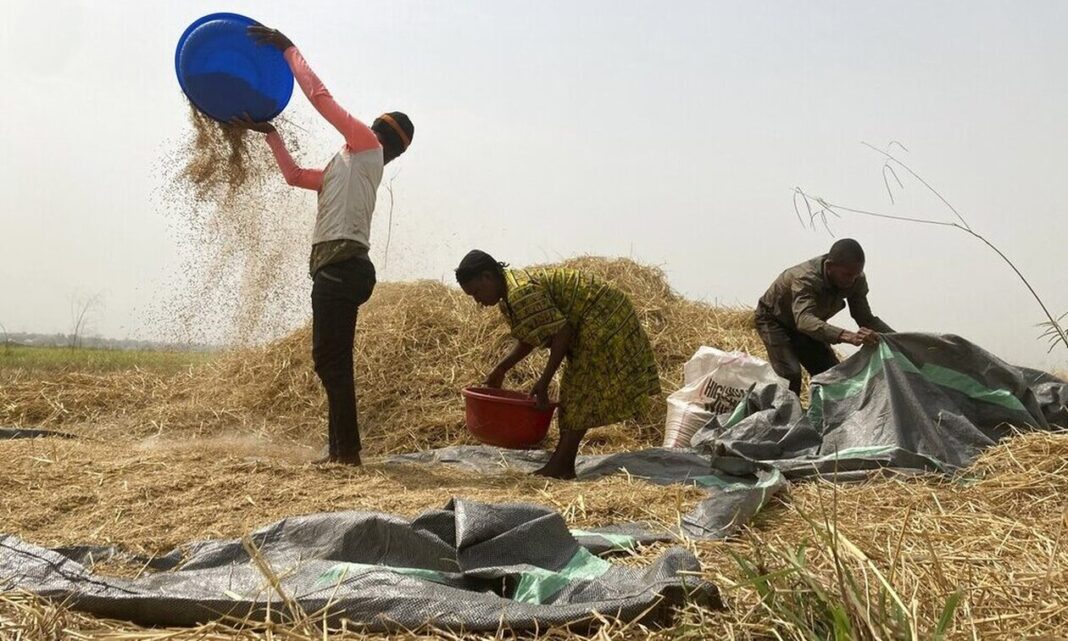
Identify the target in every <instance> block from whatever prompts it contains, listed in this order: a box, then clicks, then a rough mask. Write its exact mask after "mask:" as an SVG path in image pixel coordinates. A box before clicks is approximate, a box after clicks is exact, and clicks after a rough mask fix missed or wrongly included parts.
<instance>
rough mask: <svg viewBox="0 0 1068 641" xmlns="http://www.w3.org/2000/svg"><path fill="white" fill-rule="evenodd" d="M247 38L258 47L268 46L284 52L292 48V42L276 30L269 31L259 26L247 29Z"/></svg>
mask: <svg viewBox="0 0 1068 641" xmlns="http://www.w3.org/2000/svg"><path fill="white" fill-rule="evenodd" d="M247 31H248V36H249V37H250V38H252V39H253V40H255V41H256V44H258V45H270V46H272V47H274V48H276V49H278V50H279V51H285V50H286V49H288V48H290V47H292V46H293V41H292V40H290V39H289V38H287V37H285V35H284V34H283V33H282V32H281V31H279V30H278V29H271V28H270V27H265V26H263V25H261V24H254V25H252V26H251V27H249V28H248V30H247Z"/></svg>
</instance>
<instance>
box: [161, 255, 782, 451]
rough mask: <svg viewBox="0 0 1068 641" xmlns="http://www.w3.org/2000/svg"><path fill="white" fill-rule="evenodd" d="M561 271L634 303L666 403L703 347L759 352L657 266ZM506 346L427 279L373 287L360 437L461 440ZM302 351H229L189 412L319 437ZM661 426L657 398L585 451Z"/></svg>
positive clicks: (289, 342) (649, 436) (294, 344)
mask: <svg viewBox="0 0 1068 641" xmlns="http://www.w3.org/2000/svg"><path fill="white" fill-rule="evenodd" d="M563 265H565V266H568V267H575V268H579V269H583V270H586V271H589V272H592V273H595V274H598V275H600V276H602V277H604V278H605V279H607V280H608V281H609V282H611V283H613V284H615V285H616V286H617V287H619V288H620V289H621V290H623V291H624V292H626V293H627V294H628V295H629V296H630V299H631V300H632V301H633V302H634V304H635V306H636V307H637V310H638V313H639V315H640V317H641V321H642V324H643V326H644V327H645V328H646V330H647V331H648V333H649V336H650V339H651V340H652V343H653V347H654V351H655V353H656V357H657V361H658V364H659V366H660V372H661V376H662V377H663V379H664V380H663V389H664V393H665V395H666V394H667V393H668V392H670V391H671V390H673V389H676V388H677V386H678V384H679V383H680V382H681V378H682V364H683V363H684V362H685V361H686V360H687V359H688V358H689V357H690V356H691V355H692V353H693V351H694V350H695V349H696V348H697V347H698V346H699V345H702V344H706V345H715V346H717V347H720V348H723V349H728V350H730V349H741V350H747V351H751V352H756V353H762V352H763V346H762V345H761V344H760V341H759V339H758V338H757V336H756V334H755V332H754V331H753V329H752V314H751V312H749V311H746V310H733V309H724V308H716V307H712V306H709V305H704V304H701V303H695V302H693V301H688V300H685V299H683V298H681V297H679V296H678V295H677V294H675V293H674V292H673V291H672V290H671V288H670V287H669V286H668V284H667V281H666V279H665V277H664V274H663V273H662V272H661V271H660V270H659V269H656V268H652V267H647V266H643V265H639V264H637V263H635V262H633V261H630V260H625V259H615V260H608V259H602V258H579V259H575V260H570V261H566V262H564V263H563ZM513 342H514V341H513V339H511V338H510V337H509V336H508V332H507V327H506V325H505V323H504V322H503V319H502V318H501V314H500V312H499V311H497V310H496V309H483V308H481V307H479V306H478V305H476V304H475V303H474V302H473V301H471V300H470V299H469V298H468V297H466V296H465V295H464V294H463V293H462V292H461V291H460V290H459V289H457V288H456V287H452V286H446V285H444V284H442V283H437V282H428V281H423V282H416V283H384V284H382V285H380V286H379V287H378V289H377V290H376V291H375V293H374V296H372V298H371V300H370V302H369V303H368V304H367V305H366V306H365V307H363V308H361V310H360V322H359V329H358V334H357V345H356V350H355V352H356V363H357V365H356V373H357V389H358V390H359V393H358V394H359V399H360V424H361V433H362V434H364V435H365V436H366V442H367V447H368V449H369V451H370V452H372V453H386V452H398V451H411V450H414V449H423V448H428V447H437V446H442V445H446V444H452V443H457V442H466V439H467V437H466V434H465V431H464V429H463V424H464V423H463V404H462V401H461V399H460V395H459V392H460V390H461V389H463V388H464V387H466V386H470V385H477V384H478V383H480V382H481V380H482V379H483V377H484V376H485V375H486V373H488V372H489V371H490V370H491V369H492V368H493V366H494V365H495V364H496V363H497V361H498V360H499V359H500V358H501V357H502V356H503V355H504V354H505V353H506V352H507V351H508V350H509V349H510V347H511V345H512V343H513ZM310 343H311V338H310V329H309V328H307V327H305V328H304V329H302V330H300V331H298V332H296V333H294V334H292V335H290V336H288V337H286V338H285V339H283V340H280V341H278V342H275V343H272V344H270V345H268V346H266V347H264V348H261V349H254V350H247V351H242V352H238V353H235V354H232V355H231V356H230V357H228V358H226V359H225V360H223V361H222V362H220V363H218V364H217V366H216V367H214V368H213V371H212V373H211V376H209V377H208V378H207V379H205V381H204V385H203V386H202V388H201V389H199V390H196V392H195V393H196V394H197V396H196V399H197V404H206V405H210V406H211V407H213V408H215V409H216V410H217V411H220V412H225V413H227V414H230V415H240V416H244V417H247V420H251V421H253V422H257V421H258V423H257V424H256V427H257V428H262V429H266V431H267V432H268V433H270V434H271V435H272V436H276V435H281V436H283V437H285V438H289V439H292V440H295V441H298V442H302V443H307V442H311V441H314V440H316V439H318V438H319V436H320V434H321V431H322V428H321V424H322V416H323V415H324V412H325V408H324V398H323V395H322V393H321V391H320V387H319V383H318V381H317V379H316V378H315V374H314V371H313V370H312V363H311V355H310V348H309V346H310ZM545 358H546V354H545V353H544V351H542V352H541V353H538V354H535V355H534V356H532V357H531V358H529V359H528V362H527V363H524V364H523V365H522V366H521V367H520V368H517V370H516V372H515V373H513V374H512V375H510V378H509V379H508V380H507V381H506V386H508V387H513V388H517V389H529V387H531V386H532V385H533V383H534V381H535V379H536V378H537V375H538V373H540V370H541V368H542V367H543V365H544V362H545ZM201 392H202V393H203V396H200V395H199V394H200V393H201ZM181 422H183V423H188V421H181ZM662 424H663V403H662V402H660V403H656V404H654V407H653V408H652V409H651V411H650V412H649V415H648V416H646V417H643V418H642V420H640V421H637V422H636V423H634V424H628V425H623V426H617V427H614V428H606V429H602V430H597V431H595V432H593V433H592V435H591V443H592V444H593V445H594V446H595V447H596V446H600V447H605V448H609V449H619V448H620V447H624V446H628V447H629V446H634V445H639V444H652V443H657V442H659V440H660V438H661V433H662ZM214 428H215V426H214V425H209V424H207V423H206V424H205V429H207V430H210V429H214Z"/></svg>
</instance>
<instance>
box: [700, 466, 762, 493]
mask: <svg viewBox="0 0 1068 641" xmlns="http://www.w3.org/2000/svg"><path fill="white" fill-rule="evenodd" d="M690 480H691V481H693V482H694V483H697V484H698V485H700V486H701V487H714V488H716V489H719V490H723V491H724V492H741V491H745V490H759V489H767V488H769V487H774V486H775V485H777V484H778V483H781V482H782V480H783V478H782V473H781V472H779V470H775V469H773V470H771V474H770V475H769V476H768V478H766V479H764V480H763V481H757V482H756V483H745V482H744V481H743V482H739V481H727V480H724V479H723V477H721V476H716V475H715V474H709V475H707V476H695V477H693V478H691V479H690Z"/></svg>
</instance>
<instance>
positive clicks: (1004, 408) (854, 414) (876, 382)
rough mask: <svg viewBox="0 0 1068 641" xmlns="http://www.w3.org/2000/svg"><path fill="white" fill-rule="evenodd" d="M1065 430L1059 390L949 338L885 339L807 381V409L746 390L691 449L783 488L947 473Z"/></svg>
mask: <svg viewBox="0 0 1068 641" xmlns="http://www.w3.org/2000/svg"><path fill="white" fill-rule="evenodd" d="M1058 426H1060V427H1066V426H1068V383H1065V382H1064V381H1061V380H1059V379H1056V378H1054V377H1053V376H1050V375H1048V374H1044V373H1042V372H1037V371H1035V370H1029V369H1024V368H1019V367H1014V366H1012V365H1009V364H1007V363H1005V362H1003V361H1002V360H1000V359H999V358H997V357H996V356H994V355H992V354H990V353H988V352H986V351H984V350H983V349H981V348H979V347H977V346H975V345H973V344H972V343H969V342H968V341H966V340H964V339H962V338H960V337H958V336H948V335H929V334H889V335H886V336H884V337H883V338H882V340H881V341H880V342H879V344H878V345H876V346H869V347H864V348H863V349H861V350H860V351H859V352H857V353H856V354H854V355H853V356H852V357H850V358H849V359H847V360H845V361H844V362H843V363H841V364H840V365H838V366H837V367H835V368H833V369H831V370H829V371H827V372H825V373H823V374H821V375H819V376H816V377H814V378H813V380H812V403H811V406H810V407H809V409H808V411H807V412H804V411H802V408H801V404H800V402H799V401H798V399H797V397H796V396H794V395H793V394H791V393H790V392H789V391H788V390H787V389H785V388H784V387H781V386H778V385H763V386H756V387H754V389H752V390H750V392H749V393H748V395H747V396H746V397H745V398H743V400H742V402H741V403H740V404H739V406H738V408H737V409H736V410H735V411H734V413H733V414H729V415H721V416H718V417H715V418H713V419H712V420H711V421H710V422H709V424H708V425H707V426H706V427H705V428H704V429H702V430H700V431H698V433H697V434H695V435H694V438H693V441H692V445H694V446H695V447H697V448H698V449H701V450H703V451H706V452H709V453H711V454H713V455H715V456H720V457H727V458H742V459H745V460H750V461H759V462H763V463H765V464H769V465H773V466H775V467H776V468H778V469H780V470H781V471H783V472H784V474H786V475H787V476H788V477H797V476H807V475H812V474H832V473H846V474H849V473H853V472H858V471H863V470H870V469H874V468H894V469H899V470H921V471H941V472H952V471H954V470H956V469H959V468H961V467H964V466H966V465H968V464H969V463H971V461H972V460H974V459H975V457H976V456H977V455H978V454H979V452H981V451H982V450H983V449H985V448H987V447H989V446H990V445H993V444H994V443H995V442H997V441H998V440H999V439H1001V438H1003V437H1005V436H1008V435H1009V434H1011V433H1012V431H1013V429H1014V428H1016V429H1029V428H1030V429H1057V427H1058Z"/></svg>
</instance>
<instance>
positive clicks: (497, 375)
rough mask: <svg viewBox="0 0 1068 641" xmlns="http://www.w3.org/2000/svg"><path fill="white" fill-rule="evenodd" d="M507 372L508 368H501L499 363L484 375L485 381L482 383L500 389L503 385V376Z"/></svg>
mask: <svg viewBox="0 0 1068 641" xmlns="http://www.w3.org/2000/svg"><path fill="white" fill-rule="evenodd" d="M507 373H508V370H506V369H503V368H502V367H501V366H500V365H498V366H497V367H494V368H493V371H492V372H490V373H489V375H487V376H486V381H485V382H484V383H483V385H485V386H486V387H492V388H493V389H500V388H501V386H502V385H504V376H505V374H507Z"/></svg>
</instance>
